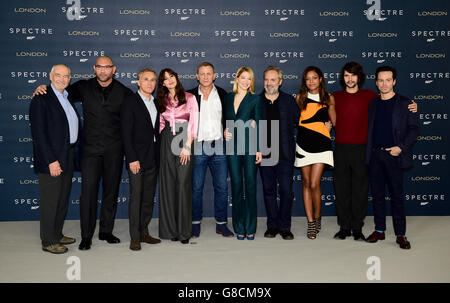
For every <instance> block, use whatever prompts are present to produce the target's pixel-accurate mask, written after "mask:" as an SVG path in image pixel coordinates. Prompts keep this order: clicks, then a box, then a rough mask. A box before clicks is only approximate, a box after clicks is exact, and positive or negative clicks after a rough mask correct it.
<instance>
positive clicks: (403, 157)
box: [366, 94, 419, 169]
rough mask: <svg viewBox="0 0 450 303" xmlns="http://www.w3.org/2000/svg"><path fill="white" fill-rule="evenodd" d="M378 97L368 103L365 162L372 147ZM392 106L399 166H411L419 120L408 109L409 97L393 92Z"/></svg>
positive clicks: (368, 158) (404, 167)
mask: <svg viewBox="0 0 450 303" xmlns="http://www.w3.org/2000/svg"><path fill="white" fill-rule="evenodd" d="M378 100H380V97H378V98H375V99H373V100H372V101H371V102H370V104H369V129H368V132H367V150H366V164H369V163H370V156H371V153H372V147H373V126H374V122H375V112H376V103H377V101H378ZM393 102H394V108H393V110H392V132H393V137H394V144H395V145H397V146H398V147H400V148H401V149H402V152H401V153H400V155H399V156H398V164H399V167H400V168H403V169H406V168H409V167H412V166H413V158H412V146H413V144H414V143H415V142H416V139H417V136H418V135H419V122H418V117H417V113H412V112H410V111H409V110H408V105H409V103H410V102H411V101H410V99H409V98H406V97H404V96H401V95H399V94H395V99H394V100H393Z"/></svg>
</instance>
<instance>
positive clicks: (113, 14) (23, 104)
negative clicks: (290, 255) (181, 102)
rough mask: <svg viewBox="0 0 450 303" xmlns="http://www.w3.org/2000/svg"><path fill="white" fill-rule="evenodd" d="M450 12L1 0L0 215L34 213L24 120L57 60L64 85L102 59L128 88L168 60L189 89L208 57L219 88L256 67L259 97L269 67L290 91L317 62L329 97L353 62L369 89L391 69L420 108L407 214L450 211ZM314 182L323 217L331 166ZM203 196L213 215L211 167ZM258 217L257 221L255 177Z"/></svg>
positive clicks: (379, 4)
mask: <svg viewBox="0 0 450 303" xmlns="http://www.w3.org/2000/svg"><path fill="white" fill-rule="evenodd" d="M449 8H450V5H449V2H448V1H447V0H431V1H421V0H411V1H407V2H405V1H400V0H389V1H387V0H349V1H333V0H323V1H286V0H284V1H282V0H280V1H268V0H258V1H256V0H247V1H237V0H227V1H211V0H197V1H174V0H166V1H137V0H128V1H106V0H97V1H93V0H81V1H79V0H67V1H65V0H60V1H32V0H28V1H26V0H17V1H2V2H1V3H0V14H1V27H0V41H1V45H2V48H1V50H0V53H1V56H0V66H1V72H0V83H1V87H0V149H1V152H0V167H1V171H0V195H1V200H0V201H1V203H0V220H2V221H8V220H38V219H39V194H38V180H37V176H36V175H35V174H34V172H33V168H32V165H33V159H32V155H33V154H32V139H31V134H30V129H29V118H28V107H29V103H30V100H31V98H32V96H31V95H32V92H33V91H34V89H35V88H36V86H38V85H40V84H46V83H48V82H49V78H48V74H49V70H50V68H51V66H52V65H53V64H55V63H64V64H67V65H68V66H69V67H70V68H71V69H72V81H77V80H79V79H87V78H90V77H94V75H93V69H92V66H93V65H94V63H95V59H96V57H97V56H99V55H109V56H111V57H112V58H113V59H114V62H115V64H116V65H117V73H116V75H115V77H116V79H117V80H119V81H121V82H122V83H124V84H125V85H127V86H128V87H130V88H131V89H133V90H136V89H137V86H136V78H137V72H138V71H139V70H140V69H141V68H143V67H151V68H153V69H155V70H157V71H159V70H160V69H162V68H165V67H171V68H173V69H174V70H175V71H177V72H178V73H179V75H180V78H181V81H182V84H183V86H184V87H185V88H186V89H189V88H191V87H194V86H196V85H197V82H196V80H195V72H196V67H197V65H198V64H199V63H200V62H202V61H210V62H212V63H213V64H214V65H215V67H216V72H217V76H218V77H217V80H216V84H217V85H219V86H221V87H223V88H225V89H227V90H231V87H232V83H231V82H232V80H233V78H234V75H235V72H236V70H237V69H238V68H239V67H240V66H244V65H247V66H251V67H252V68H253V69H254V71H255V74H256V90H257V92H258V93H259V92H260V91H262V89H263V85H262V72H263V70H264V69H265V67H266V66H268V65H278V66H280V67H281V68H282V69H283V71H284V73H285V76H284V82H283V87H282V89H283V90H284V91H286V92H289V93H292V94H295V93H296V92H297V91H298V90H299V87H300V78H301V74H302V71H303V69H304V68H305V67H306V66H308V65H317V66H319V67H320V68H321V69H322V70H323V71H324V73H325V80H326V82H327V87H328V90H329V91H330V92H333V91H336V90H340V89H341V87H340V86H339V80H338V78H339V71H340V69H341V67H342V66H343V64H345V63H346V62H347V61H351V60H354V61H358V62H360V63H361V64H362V65H363V67H364V69H365V72H366V74H367V78H368V79H367V81H366V84H365V88H370V89H374V90H375V89H376V87H375V84H374V72H375V69H376V68H377V66H380V65H381V64H383V65H384V64H389V65H393V66H394V67H396V68H397V69H398V73H399V74H398V79H397V86H396V91H397V92H399V93H401V94H403V95H406V96H409V97H410V98H412V99H414V100H416V102H417V103H418V104H419V112H420V115H419V118H420V131H421V135H420V136H419V137H418V142H417V144H416V145H415V147H414V164H415V166H414V168H413V169H412V170H410V171H409V172H408V173H407V174H406V175H405V201H406V210H407V215H450V206H449V205H450V204H449V202H448V201H446V198H447V197H448V194H449V185H450V184H449V180H448V175H449V173H448V171H449V167H448V162H447V150H448V146H449V143H448V136H447V135H446V131H445V128H446V127H447V126H448V110H449V105H448V104H447V97H448V95H449V93H450V85H449V78H450V68H449V61H448V59H447V57H446V52H447V50H448V49H449V38H450V22H449V16H448V10H449ZM369 9H370V10H374V11H373V13H372V14H368V13H367V12H368V10H369ZM78 106H81V105H78ZM80 112H81V111H80ZM258 179H259V176H258ZM294 179H295V181H294V189H295V202H294V207H293V215H294V216H303V215H304V210H303V204H302V199H301V176H300V171H298V170H296V171H295V176H294ZM322 189H323V197H322V199H323V215H335V206H334V202H335V197H334V190H333V178H332V172H331V171H327V172H325V173H324V176H323V180H322ZM80 191H81V177H80V174H79V173H76V174H75V176H74V179H73V189H72V194H71V199H70V208H69V213H68V219H78V218H79V197H80ZM128 195H129V187H128V176H127V175H126V172H125V171H124V175H123V178H122V184H121V187H120V194H119V201H118V202H119V206H118V213H117V217H118V218H127V217H128ZM204 199H205V201H204V212H205V215H206V216H213V206H212V199H213V191H212V183H211V179H210V176H209V174H208V179H207V180H206V185H205V195H204ZM370 200H371V197H370V196H369V201H370ZM229 201H230V203H231V198H230V199H229ZM99 202H100V201H99ZM157 208H158V207H157V205H156V209H155V216H157V213H158V211H157ZM229 214H231V212H229ZM368 214H369V215H371V214H372V211H371V203H370V204H369V213H368ZM258 215H259V216H265V210H264V204H263V200H262V188H261V183H260V181H259V182H258Z"/></svg>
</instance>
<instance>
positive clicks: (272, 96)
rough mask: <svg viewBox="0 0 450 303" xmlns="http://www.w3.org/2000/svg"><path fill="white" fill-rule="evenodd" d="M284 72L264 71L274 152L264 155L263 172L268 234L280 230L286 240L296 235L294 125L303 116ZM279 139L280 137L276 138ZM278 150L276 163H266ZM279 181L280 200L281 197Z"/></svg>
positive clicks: (271, 68) (263, 97)
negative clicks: (286, 88)
mask: <svg viewBox="0 0 450 303" xmlns="http://www.w3.org/2000/svg"><path fill="white" fill-rule="evenodd" d="M282 82H283V72H282V71H281V69H280V68H278V67H275V66H269V67H267V68H266V70H265V71H264V89H265V91H264V92H262V93H261V94H260V96H261V100H262V101H263V102H264V119H265V120H266V121H267V126H268V128H267V143H268V147H269V148H270V149H271V150H272V152H271V154H270V155H265V156H264V155H263V162H262V163H261V166H260V174H261V180H262V185H263V193H264V204H265V207H266V213H267V231H266V232H265V233H264V237H266V238H274V237H275V236H276V235H277V234H278V233H279V234H280V235H281V237H282V238H283V239H285V240H292V239H294V235H293V234H292V233H291V216H292V201H293V199H294V192H293V189H292V186H293V184H292V183H293V180H292V179H293V175H294V160H295V138H294V129H295V128H296V127H297V125H298V122H299V119H300V110H299V108H298V106H297V103H296V102H295V100H294V98H293V97H292V96H291V95H289V94H286V93H285V92H283V91H281V90H280V89H279V87H280V86H281V84H282ZM275 121H276V122H278V123H279V124H278V125H279V133H277V134H276V136H278V138H279V140H280V141H279V144H278V145H277V146H274V145H275V144H274V142H273V141H275V140H274V139H275V137H273V136H271V133H272V129H271V125H272V122H275ZM276 142H278V141H276ZM276 150H277V151H278V155H279V158H278V161H277V163H276V164H275V165H269V166H265V165H264V161H265V159H267V158H271V157H274V156H275V153H274V151H276ZM277 182H278V183H279V189H278V192H279V194H280V203H279V205H278V201H277Z"/></svg>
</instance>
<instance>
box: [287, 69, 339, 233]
mask: <svg viewBox="0 0 450 303" xmlns="http://www.w3.org/2000/svg"><path fill="white" fill-rule="evenodd" d="M295 100H296V102H297V104H298V106H299V108H300V111H301V114H300V121H299V125H298V131H297V144H296V152H295V163H294V165H295V166H296V167H300V168H301V171H302V196H303V203H304V206H305V213H306V217H307V220H308V229H307V236H308V238H309V239H315V238H316V236H317V233H318V232H319V231H320V229H321V218H322V217H321V213H320V211H321V204H322V189H321V188H320V180H321V179H322V174H323V171H324V169H325V165H327V166H330V167H333V164H334V163H333V151H332V146H331V137H330V129H331V123H330V120H331V121H332V122H333V124H334V122H335V116H334V115H330V114H329V111H330V108H332V107H333V106H334V98H333V96H332V95H330V94H329V93H328V92H327V90H326V89H325V81H324V79H323V73H322V71H321V70H320V69H319V68H318V67H315V66H308V67H307V68H306V69H305V71H304V72H303V77H302V84H301V88H300V91H299V93H298V94H297V96H296V98H295ZM330 112H332V111H330Z"/></svg>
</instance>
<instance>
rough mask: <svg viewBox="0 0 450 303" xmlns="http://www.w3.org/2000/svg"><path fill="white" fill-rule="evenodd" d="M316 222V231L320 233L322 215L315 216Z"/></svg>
mask: <svg viewBox="0 0 450 303" xmlns="http://www.w3.org/2000/svg"><path fill="white" fill-rule="evenodd" d="M314 222H315V224H316V233H319V231H320V229H321V228H322V216H320V217H319V218H315V219H314Z"/></svg>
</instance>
